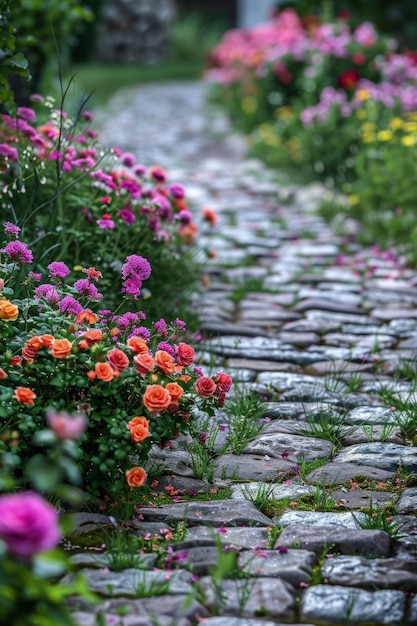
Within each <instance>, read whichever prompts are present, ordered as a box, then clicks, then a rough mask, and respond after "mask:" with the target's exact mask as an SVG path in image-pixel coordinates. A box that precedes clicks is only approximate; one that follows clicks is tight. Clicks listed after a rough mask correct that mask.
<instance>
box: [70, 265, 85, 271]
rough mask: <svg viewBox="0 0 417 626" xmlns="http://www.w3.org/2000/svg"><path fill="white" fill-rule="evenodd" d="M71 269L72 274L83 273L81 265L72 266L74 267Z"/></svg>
mask: <svg viewBox="0 0 417 626" xmlns="http://www.w3.org/2000/svg"><path fill="white" fill-rule="evenodd" d="M72 269H73V270H74V272H82V271H83V266H82V265H74V267H73V268H72Z"/></svg>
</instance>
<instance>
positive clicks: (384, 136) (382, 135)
mask: <svg viewBox="0 0 417 626" xmlns="http://www.w3.org/2000/svg"><path fill="white" fill-rule="evenodd" d="M377 136H378V139H379V141H389V140H390V139H392V131H391V130H380V131H379V133H378V135H377Z"/></svg>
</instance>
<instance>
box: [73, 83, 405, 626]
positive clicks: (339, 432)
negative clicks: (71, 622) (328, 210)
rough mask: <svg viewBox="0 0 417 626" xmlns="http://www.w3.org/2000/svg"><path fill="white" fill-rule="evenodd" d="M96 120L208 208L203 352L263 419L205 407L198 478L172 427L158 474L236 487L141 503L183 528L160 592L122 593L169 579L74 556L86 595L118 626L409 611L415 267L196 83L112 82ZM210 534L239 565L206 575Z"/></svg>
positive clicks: (107, 134) (141, 529) (146, 521)
mask: <svg viewBox="0 0 417 626" xmlns="http://www.w3.org/2000/svg"><path fill="white" fill-rule="evenodd" d="M101 136H102V138H103V141H104V142H105V143H107V145H109V146H112V145H117V146H119V147H120V148H121V149H122V150H126V151H131V152H133V153H135V154H136V155H137V156H138V159H139V160H141V161H143V162H144V163H145V164H146V165H153V164H158V165H161V166H162V167H166V168H167V171H168V173H169V177H170V182H179V183H182V184H184V185H185V186H186V189H187V196H188V198H189V199H190V200H192V202H193V203H195V205H196V207H210V208H212V209H214V210H215V211H216V212H217V213H218V215H219V220H218V223H217V225H216V226H215V227H214V228H213V229H210V228H209V227H208V226H207V227H205V226H203V234H202V237H201V240H202V243H203V244H204V245H206V246H207V247H208V248H210V249H211V250H213V257H214V258H212V259H210V260H209V261H208V262H207V275H208V277H209V286H208V288H207V290H206V291H205V293H204V295H203V296H202V297H201V299H200V300H199V302H198V303H197V304H196V306H198V309H199V312H200V315H201V319H202V327H203V329H204V332H205V336H207V337H208V338H207V339H206V340H205V341H204V342H203V343H202V344H201V345H200V352H201V359H202V362H203V363H204V367H206V368H207V370H209V368H210V367H211V368H213V367H214V368H220V367H222V368H225V369H226V371H228V372H229V373H231V374H232V375H233V376H234V378H235V380H237V381H239V385H238V388H239V389H238V391H237V392H236V393H237V396H238V397H241V398H242V397H244V395H245V393H246V391H247V390H250V389H252V390H255V391H256V393H257V394H258V397H260V398H261V400H262V403H263V404H262V406H263V413H262V420H261V423H262V425H263V427H262V430H261V431H260V432H259V433H258V434H256V435H255V436H254V438H253V439H252V440H251V441H246V440H245V432H246V430H245V429H247V425H248V420H247V419H246V420H245V416H243V417H241V416H238V417H239V418H241V419H240V422H239V424H236V416H235V417H234V418H233V417H232V418H231V417H230V416H228V415H227V414H226V413H223V412H221V413H219V415H218V416H217V417H216V423H217V424H218V425H220V426H221V428H220V429H217V430H216V431H215V432H214V434H213V437H212V442H211V443H212V448H213V450H214V452H215V454H213V455H212V456H213V458H212V460H211V461H210V463H208V464H207V466H206V475H205V476H203V477H198V476H199V475H201V473H204V472H201V471H198V467H197V466H198V463H197V462H196V455H195V453H193V455H192V454H190V449H189V445H188V444H187V442H181V441H180V442H178V443H176V445H175V448H174V449H173V450H169V451H167V452H159V453H156V452H155V454H154V455H153V457H152V460H153V461H154V462H155V463H158V464H159V465H160V466H164V464H165V468H166V469H165V475H161V476H158V480H159V486H158V488H159V489H164V487H165V486H167V485H168V484H172V485H173V486H174V488H175V489H176V490H179V492H181V490H182V489H184V490H186V491H187V492H189V491H190V490H193V491H195V492H198V491H200V490H202V491H206V492H209V491H210V489H212V488H213V487H217V488H218V487H231V490H232V491H231V496H230V498H229V499H227V500H211V501H210V500H207V502H199V501H191V502H189V503H187V504H184V503H182V502H178V503H174V504H170V505H165V506H162V507H157V508H151V507H149V508H143V509H142V510H141V515H140V519H139V520H137V524H138V530H137V532H138V533H142V534H145V533H148V532H150V533H154V532H155V533H159V530H160V529H161V528H163V527H167V526H173V525H174V524H176V523H177V522H181V521H183V520H185V521H186V526H187V529H188V530H187V534H186V536H185V538H184V540H183V541H181V542H180V543H178V544H176V545H175V546H174V548H173V551H172V553H171V557H172V559H171V561H172V567H173V568H175V567H176V569H175V570H174V572H173V573H172V574H171V577H170V580H169V591H168V592H166V591H165V592H164V593H163V594H162V595H159V596H157V595H153V594H152V592H151V591H148V593H147V594H145V595H147V596H148V597H142V598H137V597H135V589H136V590H137V589H138V588H139V586H141V588H142V590H143V589H144V588H145V587H146V586H147V585H148V590H149V588H150V587H151V586H152V585H153V587H152V588H153V589H156V587H157V586H158V585H160V584H161V581H162V582H163V581H164V580H165V577H166V572H161V571H154V570H153V569H152V568H153V565H154V561H153V560H152V557H150V560H149V561H147V564H146V567H147V570H146V571H144V570H139V569H127V570H125V571H122V572H112V571H108V570H103V569H102V567H103V563H101V568H100V567H99V568H97V569H91V562H90V561H91V559H90V560H89V557H88V556H84V555H79V556H78V557H76V558H77V559H78V561H79V563H80V565H84V570H83V571H85V573H86V576H87V578H88V580H89V584H90V586H91V588H92V589H94V590H95V591H97V592H98V593H100V594H102V596H103V602H102V603H101V605H100V606H99V607H96V608H95V610H96V611H98V610H101V611H102V612H103V613H104V614H105V615H106V619H107V623H108V624H113V625H114V624H120V625H123V626H145V625H146V626H148V625H149V626H152V625H154V624H159V625H161V626H169V625H171V624H172V625H174V624H175V625H176V626H191V625H194V624H197V623H198V622H202V623H204V624H207V625H208V626H279V625H280V624H310V625H316V626H321V625H323V626H325V625H331V626H332V625H342V624H343V625H344V624H355V625H358V626H359V625H362V626H370V625H372V626H379V625H382V624H386V625H389V626H406V625H407V626H413V625H416V624H417V597H416V596H415V593H416V592H417V545H416V540H417V518H416V513H417V447H415V443H416V441H415V440H413V437H414V433H415V427H416V424H417V410H414V409H413V396H414V386H413V383H412V381H411V380H410V378H411V376H410V373H411V372H412V371H413V370H415V369H417V365H416V347H417V272H416V271H414V270H411V269H409V268H407V267H406V265H405V263H404V260H402V259H401V258H397V257H396V256H395V255H394V254H391V253H382V252H381V251H380V250H379V249H378V248H377V247H374V248H372V249H370V248H363V247H361V246H359V245H358V244H356V243H354V240H353V238H352V237H351V236H349V234H348V233H339V234H335V233H333V232H331V230H330V229H329V227H328V226H327V225H326V224H325V223H324V222H323V221H322V219H321V218H320V217H318V216H317V215H316V214H315V213H314V207H315V206H316V205H317V202H318V201H319V200H320V199H321V198H322V196H323V193H324V191H323V189H322V187H321V186H320V185H309V186H306V187H302V188H297V187H296V186H291V185H280V184H279V183H277V182H276V174H275V173H274V172H272V171H270V170H268V169H267V168H266V167H265V166H264V165H262V164H261V163H259V162H258V161H254V160H245V159H244V153H245V143H244V140H243V139H242V138H241V137H239V136H237V135H235V134H233V133H232V132H231V131H230V129H229V128H228V124H227V121H226V120H225V119H224V118H223V117H222V115H221V114H220V113H216V112H214V113H213V112H212V111H210V110H209V111H207V110H206V109H205V105H204V87H203V85H201V84H187V83H184V84H178V83H173V84H168V85H167V84H164V85H149V86H145V87H140V88H138V89H134V90H129V91H126V92H120V93H119V94H117V95H116V96H115V98H114V100H113V102H112V105H111V115H110V116H109V117H108V118H107V120H106V121H104V122H103V128H102V130H101ZM204 229H205V230H204ZM138 253H140V251H138ZM252 408H253V407H252ZM255 408H256V407H255ZM258 408H259V407H258ZM233 419H234V420H235V421H234V422H233ZM253 423H254V422H253V421H252V422H251V424H252V425H253ZM223 426H225V428H224V427H223ZM202 427H203V426H202ZM205 428H206V430H207V425H205ZM233 428H234V429H235V431H236V428H237V430H238V432H237V435H236V433H235V438H234V445H233V446H230V445H229V448H228V450H227V451H226V450H225V448H224V445H225V442H226V438H227V436H228V432H230V431H232V430H233ZM239 428H240V429H241V430H240V431H239ZM239 444H240V445H239ZM221 451H222V453H220V452H221ZM193 456H194V464H193ZM197 460H198V459H197ZM200 470H201V468H200ZM208 478H211V479H212V481H213V482H211V483H210V482H208V481H207V479H208ZM271 501H273V506H272V505H271ZM280 503H281V507H280ZM387 503H388V504H389V505H390V506H389V508H388V512H387V511H384V509H383V507H384V505H387ZM256 505H258V506H256ZM260 505H263V507H264V508H263V509H262V510H263V511H264V512H263V513H262V512H260V510H259V508H260ZM364 507H365V508H368V510H370V513H369V512H368V513H364V512H363V511H360V509H361V508H364ZM261 508H262V507H261ZM93 518H94V516H92V519H93ZM85 520H87V521H88V516H84V521H85ZM387 531H388V532H387ZM218 542H221V545H223V546H225V547H227V548H228V550H226V552H225V553H227V552H230V551H233V550H235V551H236V553H237V564H238V566H239V568H240V571H241V573H242V576H241V577H236V576H234V577H232V578H226V579H224V580H220V578H221V577H217V578H216V576H214V577H213V576H210V575H209V571H210V572H211V573H212V571H211V570H210V568H211V567H212V566H214V565H215V564H216V563H218V554H219V547H218ZM104 565H105V563H104ZM197 577H198V585H197V582H196V578H197ZM193 590H194V591H195V594H194V595H193V596H192V595H190V594H191V592H192V591H193ZM155 593H156V592H155ZM187 597H188V598H189V602H188V604H185V605H184V599H185V598H187ZM121 607H122V610H121ZM92 611H93V609H91V608H88V607H85V608H83V607H79V610H78V611H77V612H76V613H75V615H76V617H77V620H78V622H79V624H82V625H84V626H90V625H92V624H93V623H94V614H93V612H92Z"/></svg>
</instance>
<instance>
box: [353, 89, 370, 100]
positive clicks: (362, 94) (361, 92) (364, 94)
mask: <svg viewBox="0 0 417 626" xmlns="http://www.w3.org/2000/svg"><path fill="white" fill-rule="evenodd" d="M355 95H356V97H357V99H358V100H360V101H361V102H363V101H364V100H368V98H370V94H369V91H368V90H367V89H358V90H357V92H356V94H355Z"/></svg>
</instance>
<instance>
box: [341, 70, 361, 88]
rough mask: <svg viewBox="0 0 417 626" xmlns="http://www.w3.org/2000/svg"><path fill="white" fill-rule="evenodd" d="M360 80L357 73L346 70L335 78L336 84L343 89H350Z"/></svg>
mask: <svg viewBox="0 0 417 626" xmlns="http://www.w3.org/2000/svg"><path fill="white" fill-rule="evenodd" d="M359 79H360V75H359V72H357V71H356V70H346V72H343V74H340V75H339V76H338V77H337V82H338V83H339V85H340V86H341V87H343V89H352V88H353V87H355V85H356V84H357V83H358V81H359Z"/></svg>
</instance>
